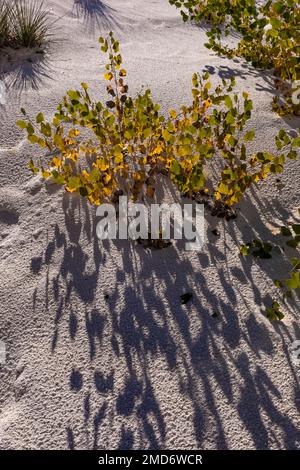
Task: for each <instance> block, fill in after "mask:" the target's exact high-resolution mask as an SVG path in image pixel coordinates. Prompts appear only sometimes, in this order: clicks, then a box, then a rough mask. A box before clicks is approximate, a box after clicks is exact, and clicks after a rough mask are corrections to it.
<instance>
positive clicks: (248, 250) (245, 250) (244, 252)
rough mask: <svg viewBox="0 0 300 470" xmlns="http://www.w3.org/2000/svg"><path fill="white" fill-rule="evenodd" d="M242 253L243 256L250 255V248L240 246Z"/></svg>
mask: <svg viewBox="0 0 300 470" xmlns="http://www.w3.org/2000/svg"><path fill="white" fill-rule="evenodd" d="M240 253H241V255H243V256H248V255H249V254H250V247H249V246H247V245H241V246H240Z"/></svg>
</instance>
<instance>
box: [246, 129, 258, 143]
mask: <svg viewBox="0 0 300 470" xmlns="http://www.w3.org/2000/svg"><path fill="white" fill-rule="evenodd" d="M254 137H255V131H254V130H251V131H249V132H246V134H245V135H244V141H245V142H249V141H251V140H253V139H254Z"/></svg>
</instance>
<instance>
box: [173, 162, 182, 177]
mask: <svg viewBox="0 0 300 470" xmlns="http://www.w3.org/2000/svg"><path fill="white" fill-rule="evenodd" d="M170 169H171V172H172V173H174V175H180V173H181V166H180V165H179V163H178V161H177V160H175V159H174V160H173V161H172V165H171V168H170Z"/></svg>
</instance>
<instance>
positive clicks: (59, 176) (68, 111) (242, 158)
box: [18, 33, 300, 207]
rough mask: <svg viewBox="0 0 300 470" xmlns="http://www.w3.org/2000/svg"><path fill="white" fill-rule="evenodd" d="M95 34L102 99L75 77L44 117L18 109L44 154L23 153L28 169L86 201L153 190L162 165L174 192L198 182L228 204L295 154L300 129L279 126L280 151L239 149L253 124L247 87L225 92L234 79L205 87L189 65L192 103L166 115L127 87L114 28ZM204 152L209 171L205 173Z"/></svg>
mask: <svg viewBox="0 0 300 470" xmlns="http://www.w3.org/2000/svg"><path fill="white" fill-rule="evenodd" d="M99 41H100V44H101V50H102V52H103V53H105V54H108V56H109V62H108V64H107V65H106V70H105V74H104V78H105V80H106V81H107V93H108V97H109V98H108V100H107V101H106V103H102V102H100V101H93V100H92V99H91V97H90V94H89V91H88V85H87V84H86V83H82V85H81V89H80V90H70V91H68V92H67V93H66V95H65V96H64V98H63V100H62V102H61V103H60V104H59V105H58V107H57V111H56V113H55V115H54V118H53V120H52V122H47V121H46V120H45V118H44V115H43V113H42V112H40V113H39V114H38V115H37V116H36V118H35V119H34V120H32V119H31V118H30V117H29V116H28V115H27V113H26V111H25V110H24V109H22V113H23V115H24V116H25V117H26V119H25V120H19V121H18V126H19V127H20V128H21V129H24V130H26V131H27V135H28V140H29V142H31V143H32V144H36V145H39V146H40V147H41V148H42V149H44V150H45V156H44V157H43V158H41V159H39V160H38V161H33V160H31V161H30V163H29V167H30V169H31V170H32V172H34V173H40V174H41V175H42V177H43V178H44V179H52V180H53V181H54V182H55V183H57V184H59V185H63V186H64V187H65V189H66V190H67V191H69V192H71V193H72V192H78V193H80V194H81V195H82V196H83V197H86V198H87V199H88V200H89V201H90V203H92V204H95V205H99V204H101V203H103V202H109V201H111V200H112V199H113V198H114V197H115V194H116V193H117V192H118V191H120V190H121V191H123V192H124V193H125V194H127V195H128V196H131V197H132V199H133V200H138V199H140V198H143V197H144V196H145V195H146V196H148V197H152V196H153V195H154V192H155V181H156V176H157V175H158V174H164V175H165V176H167V177H169V178H171V180H172V181H173V182H174V183H175V184H176V185H177V187H178V188H179V190H180V192H181V193H183V194H186V195H189V196H193V194H196V193H198V192H199V191H200V190H201V191H202V192H204V193H205V194H206V195H208V196H211V197H212V198H213V199H214V201H215V202H216V203H218V204H223V205H224V206H226V207H229V206H232V205H234V204H236V203H237V202H238V201H240V200H241V199H242V197H243V194H244V193H245V191H246V190H247V189H248V188H250V187H251V186H252V185H253V184H255V183H258V182H259V181H262V180H265V179H266V178H267V176H268V174H270V173H281V172H282V171H283V169H284V164H285V160H286V157H287V158H290V159H292V160H293V159H296V158H297V152H296V147H299V145H300V142H299V140H300V139H299V137H293V138H291V137H290V136H289V135H288V134H287V133H286V132H285V131H283V130H282V131H280V132H279V134H278V135H277V137H276V144H277V148H278V150H280V154H279V155H273V154H271V153H269V152H258V153H254V154H253V153H250V154H249V153H248V151H247V143H248V142H249V141H252V140H253V139H254V137H255V134H254V131H252V130H250V131H247V132H244V131H243V130H244V127H245V124H246V123H247V122H248V120H249V119H250V117H251V110H252V102H251V100H250V99H249V97H248V94H247V93H243V94H242V99H241V98H240V97H239V96H238V95H237V94H236V93H232V91H233V87H234V84H235V83H234V79H231V80H230V81H229V82H227V81H225V80H223V81H222V85H219V86H217V87H216V88H214V89H212V85H211V82H210V80H209V74H208V73H206V74H204V75H202V76H200V75H198V74H196V73H195V74H194V75H193V77H192V100H191V103H190V104H188V105H186V106H182V107H181V109H180V111H179V112H177V111H175V110H170V112H169V115H168V116H167V117H165V116H163V115H162V114H161V113H160V106H159V104H157V103H154V102H153V100H152V97H151V92H150V90H149V89H146V90H145V91H143V92H141V93H139V94H138V95H137V96H136V97H134V98H132V97H130V95H129V93H128V84H127V83H126V75H127V74H126V70H125V69H124V68H123V66H122V57H121V55H120V52H119V47H120V45H119V42H118V41H116V40H115V38H114V37H113V34H112V33H110V35H109V36H108V38H107V39H104V38H100V39H99ZM87 133H88V134H89V136H87ZM83 135H84V137H83ZM212 162H214V163H215V168H214V172H213V175H212V176H211V177H210V178H207V174H208V170H209V169H211V168H212Z"/></svg>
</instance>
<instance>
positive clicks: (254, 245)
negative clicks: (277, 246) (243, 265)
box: [240, 239, 273, 259]
mask: <svg viewBox="0 0 300 470" xmlns="http://www.w3.org/2000/svg"><path fill="white" fill-rule="evenodd" d="M272 250H273V246H272V245H271V243H264V242H262V241H261V240H257V239H255V240H253V241H251V242H249V243H247V244H246V245H241V247H240V253H241V254H242V255H243V256H248V255H252V256H254V258H261V259H270V258H272V255H271V251H272Z"/></svg>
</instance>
